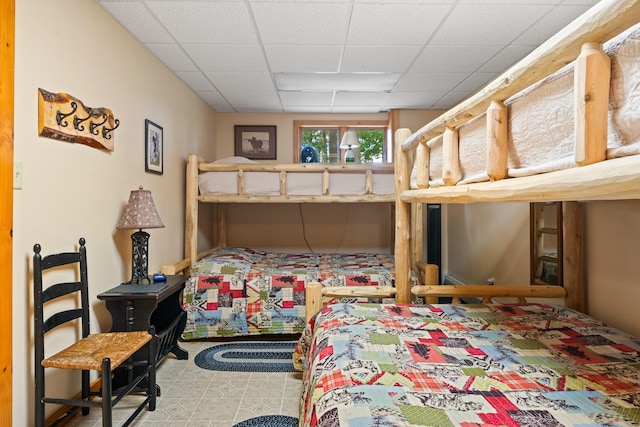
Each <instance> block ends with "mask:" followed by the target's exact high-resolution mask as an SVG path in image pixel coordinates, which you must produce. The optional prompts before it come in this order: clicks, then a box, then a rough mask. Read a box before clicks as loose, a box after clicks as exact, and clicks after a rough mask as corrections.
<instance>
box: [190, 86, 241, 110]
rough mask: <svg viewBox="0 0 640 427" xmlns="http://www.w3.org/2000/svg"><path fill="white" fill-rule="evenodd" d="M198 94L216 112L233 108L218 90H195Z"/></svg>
mask: <svg viewBox="0 0 640 427" xmlns="http://www.w3.org/2000/svg"><path fill="white" fill-rule="evenodd" d="M196 93H197V94H198V96H199V97H200V98H202V100H203V101H204V102H206V103H207V104H209V105H211V106H212V107H213V108H214V109H215V110H216V111H218V112H232V111H233V108H232V107H231V106H230V105H229V103H228V102H227V100H226V99H224V97H223V96H222V95H220V93H219V92H218V91H215V90H198V91H196Z"/></svg>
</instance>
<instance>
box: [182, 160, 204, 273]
mask: <svg viewBox="0 0 640 427" xmlns="http://www.w3.org/2000/svg"><path fill="white" fill-rule="evenodd" d="M200 161H201V159H200V157H199V156H198V155H196V154H190V155H189V157H188V158H187V177H186V179H187V186H186V191H185V192H186V207H185V219H184V220H185V226H184V228H185V230H184V236H185V238H184V256H185V258H188V259H189V260H190V261H191V263H194V262H195V261H196V259H197V255H198V226H197V225H198V163H199V162H200Z"/></svg>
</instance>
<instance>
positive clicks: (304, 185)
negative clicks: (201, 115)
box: [198, 157, 395, 196]
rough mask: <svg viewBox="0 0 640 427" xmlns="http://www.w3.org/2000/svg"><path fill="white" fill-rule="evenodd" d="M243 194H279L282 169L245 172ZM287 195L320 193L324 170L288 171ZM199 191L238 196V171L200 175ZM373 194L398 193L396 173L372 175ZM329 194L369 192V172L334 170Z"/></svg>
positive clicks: (222, 161) (230, 159)
mask: <svg viewBox="0 0 640 427" xmlns="http://www.w3.org/2000/svg"><path fill="white" fill-rule="evenodd" d="M214 163H256V162H253V161H251V160H248V159H244V158H241V157H234V158H228V159H221V160H217V161H216V162H214ZM243 180H244V187H243V194H247V195H255V196H278V195H280V172H278V171H268V172H258V171H247V172H244V173H243ZM286 187H287V188H286V194H287V195H291V196H321V195H323V193H322V172H288V173H287V186H286ZM198 189H199V190H200V194H211V195H235V194H239V193H238V173H237V172H221V171H220V172H219V171H215V172H204V173H201V174H199V176H198ZM371 193H372V194H376V195H388V194H394V193H395V180H394V175H393V173H374V174H372V191H371ZM329 194H332V195H348V196H357V195H364V194H367V190H366V171H365V170H362V171H359V172H353V171H349V172H344V173H342V172H332V173H331V174H330V175H329Z"/></svg>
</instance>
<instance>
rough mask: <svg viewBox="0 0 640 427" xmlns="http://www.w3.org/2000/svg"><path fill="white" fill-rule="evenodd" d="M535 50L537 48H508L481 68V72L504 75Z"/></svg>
mask: <svg viewBox="0 0 640 427" xmlns="http://www.w3.org/2000/svg"><path fill="white" fill-rule="evenodd" d="M533 49H535V46H507V47H506V48H504V49H503V50H502V51H500V52H498V54H497V55H496V56H494V57H493V58H491V59H490V60H489V61H487V62H486V63H485V64H484V65H483V66H482V67H480V68H479V71H483V72H487V73H492V74H498V73H502V72H503V71H505V70H506V69H508V68H509V67H511V66H512V65H513V64H515V63H516V62H518V61H520V60H521V59H522V58H524V57H525V56H527V55H528V54H529V53H531V51H532V50H533Z"/></svg>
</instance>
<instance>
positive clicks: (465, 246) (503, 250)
mask: <svg viewBox="0 0 640 427" xmlns="http://www.w3.org/2000/svg"><path fill="white" fill-rule="evenodd" d="M445 212H446V213H445ZM443 215H446V224H447V229H446V230H443V239H446V240H447V252H446V253H443V256H445V257H446V261H445V266H446V267H445V268H443V270H444V273H448V274H451V275H453V276H454V277H456V278H457V279H458V280H461V281H462V282H463V283H473V284H482V283H486V281H487V279H488V278H490V277H493V278H494V279H495V283H496V284H500V285H510V284H524V283H528V282H529V204H528V203H477V204H450V205H446V207H445V210H444V211H443ZM445 236H446V237H445Z"/></svg>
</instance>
